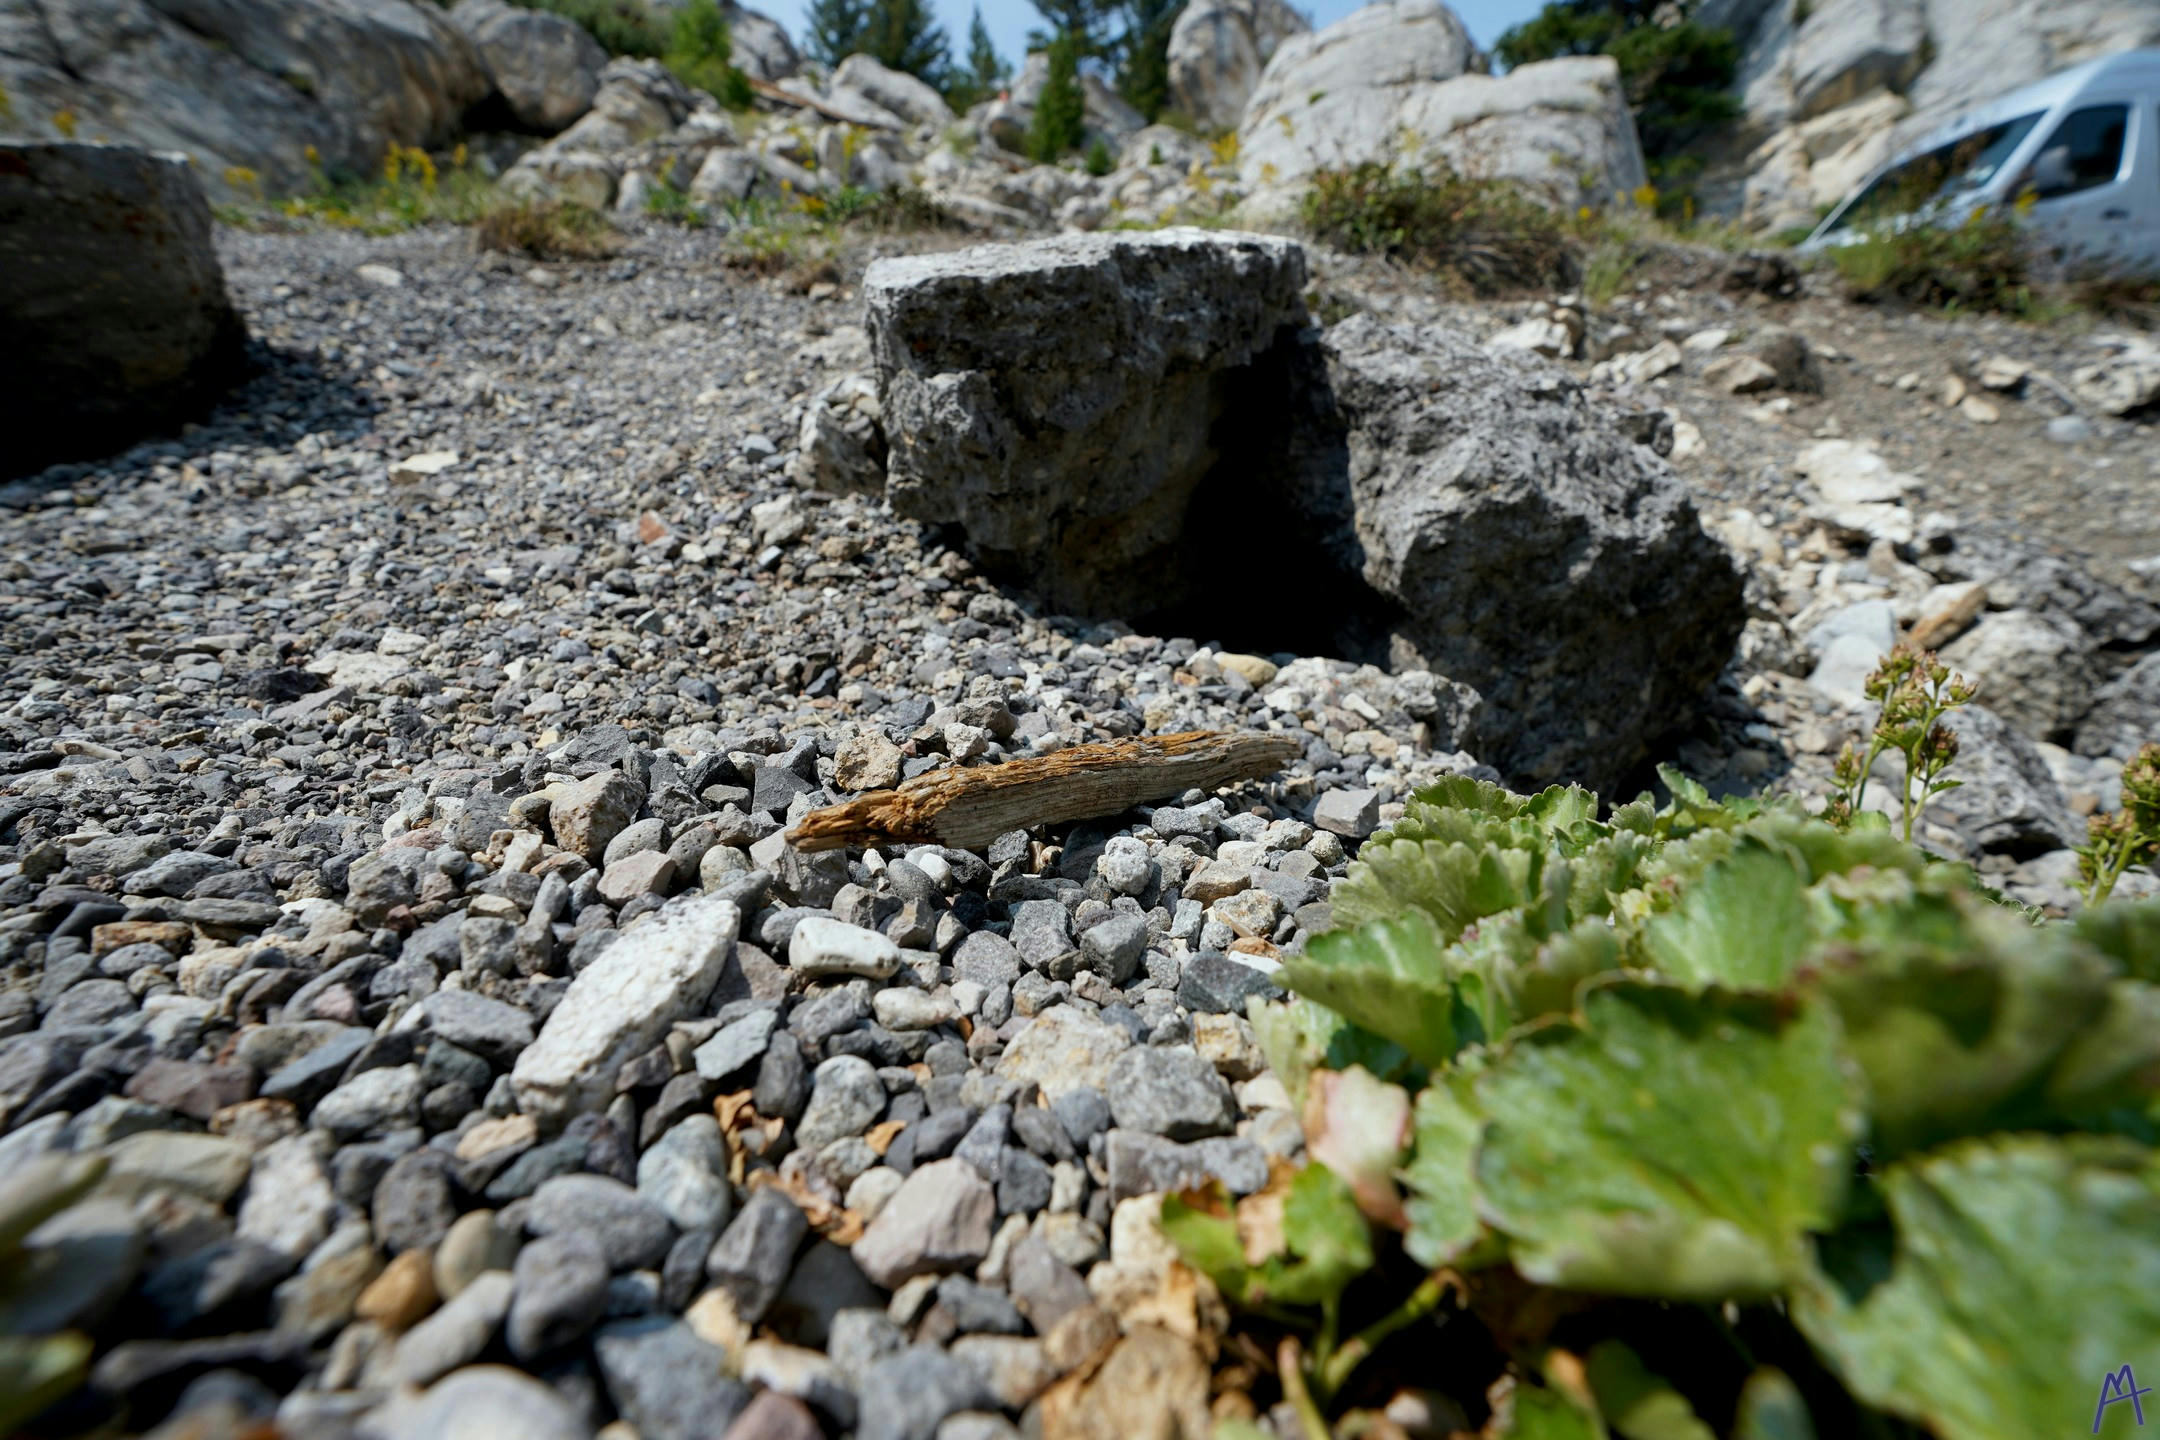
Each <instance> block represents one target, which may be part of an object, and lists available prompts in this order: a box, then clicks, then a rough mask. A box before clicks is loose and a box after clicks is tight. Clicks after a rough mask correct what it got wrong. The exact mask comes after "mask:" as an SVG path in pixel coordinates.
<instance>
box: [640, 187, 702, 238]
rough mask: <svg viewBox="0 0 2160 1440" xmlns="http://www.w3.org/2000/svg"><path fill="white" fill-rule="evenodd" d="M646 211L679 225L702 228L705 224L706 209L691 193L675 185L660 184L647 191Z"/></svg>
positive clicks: (656, 217)
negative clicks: (691, 196) (693, 198)
mask: <svg viewBox="0 0 2160 1440" xmlns="http://www.w3.org/2000/svg"><path fill="white" fill-rule="evenodd" d="M645 213H646V214H648V215H650V216H652V217H653V218H654V219H656V220H669V221H673V222H674V223H675V224H677V225H683V226H687V227H689V228H690V229H692V230H700V229H703V228H704V226H705V223H706V221H705V211H704V208H703V207H702V206H700V205H699V204H698V203H697V202H696V201H695V200H692V199H691V198H690V196H689V193H688V192H687V191H684V190H680V189H678V188H676V187H675V186H673V185H668V184H665V183H663V184H659V185H655V186H653V187H652V189H650V190H648V191H646V192H645Z"/></svg>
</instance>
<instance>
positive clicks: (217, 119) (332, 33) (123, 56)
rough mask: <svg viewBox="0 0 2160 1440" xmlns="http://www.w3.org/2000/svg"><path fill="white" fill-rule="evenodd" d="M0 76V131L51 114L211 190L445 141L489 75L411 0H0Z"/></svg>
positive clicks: (308, 179)
mask: <svg viewBox="0 0 2160 1440" xmlns="http://www.w3.org/2000/svg"><path fill="white" fill-rule="evenodd" d="M0 88H4V89H5V90H6V91H7V93H8V95H9V97H10V106H9V109H10V113H11V114H12V117H13V118H12V120H7V119H0V133H7V132H8V131H9V130H10V129H11V128H12V130H13V131H14V133H18V134H25V135H51V134H53V133H55V131H56V129H57V128H58V126H57V125H56V120H55V117H57V116H59V115H61V114H62V113H63V112H65V113H66V114H67V115H68V116H70V117H71V119H70V120H69V122H68V123H69V124H71V125H72V126H73V128H74V129H75V131H76V133H78V134H79V135H81V136H82V137H83V138H85V139H100V140H113V141H121V142H125V143H128V144H134V145H140V146H142V147H144V148H147V149H153V150H178V151H181V152H183V153H185V154H187V155H189V156H191V157H192V158H193V159H194V160H195V162H196V164H197V166H198V167H199V170H200V173H201V175H202V178H203V183H204V185H205V186H206V187H208V188H209V189H210V190H211V191H212V192H213V193H229V192H240V193H251V192H252V191H253V190H254V189H255V188H256V187H257V186H260V187H263V188H266V189H268V190H271V191H273V192H277V191H292V190H299V189H303V188H305V187H306V186H308V185H309V184H311V183H312V182H313V178H314V175H315V172H316V167H317V165H318V163H319V165H320V167H321V168H322V169H325V170H328V171H331V172H333V173H335V172H338V171H350V172H355V173H359V172H371V171H373V170H374V169H375V168H376V166H377V165H378V164H379V162H380V161H381V159H382V155H383V152H384V150H385V149H387V148H388V147H389V146H392V145H430V144H434V143H437V142H439V141H443V140H446V139H447V138H448V137H449V136H450V135H451V134H452V133H453V132H454V131H455V130H456V128H457V126H458V123H459V121H460V119H461V117H462V116H463V115H464V114H465V111H466V110H467V108H468V107H470V106H471V105H473V104H474V103H475V102H477V101H479V100H480V99H482V98H483V97H484V96H485V95H486V94H487V93H488V89H489V82H488V77H487V72H486V70H485V68H484V67H483V66H482V64H481V61H480V57H479V56H478V55H477V54H476V53H475V52H474V50H473V47H472V45H471V44H470V43H469V42H468V41H467V40H466V39H465V37H464V35H462V34H461V33H460V32H459V31H458V29H457V27H456V26H454V25H452V24H451V23H450V19H449V16H448V15H447V14H446V13H445V12H444V11H442V10H441V9H439V8H437V7H436V6H435V5H433V4H417V3H412V0H155V3H150V0H0ZM311 154H312V156H313V157H314V158H313V159H311V158H310V157H311Z"/></svg>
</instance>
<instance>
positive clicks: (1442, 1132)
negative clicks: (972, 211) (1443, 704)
mask: <svg viewBox="0 0 2160 1440" xmlns="http://www.w3.org/2000/svg"><path fill="white" fill-rule="evenodd" d="M1891 668H1892V669H1893V670H1894V671H1897V673H1898V674H1899V675H1900V679H1899V680H1898V681H1897V682H1896V683H1899V684H1902V683H1905V682H1906V681H1908V680H1911V679H1912V678H1913V677H1919V680H1918V683H1919V684H1920V685H1921V687H1922V689H1923V690H1924V691H1925V692H1926V694H1927V695H1928V697H1929V700H1928V706H1929V708H1939V707H1941V705H1942V702H1944V701H1945V700H1947V699H1949V698H1950V695H1951V692H1950V691H1949V689H1948V688H1947V687H1948V686H1949V685H1950V684H1951V683H1952V682H1951V681H1950V680H1949V679H1948V677H1935V676H1933V675H1932V672H1931V671H1926V670H1923V668H1922V667H1921V666H1920V664H1919V662H1918V660H1917V658H1915V659H1914V660H1913V661H1912V663H1911V665H1910V666H1909V668H1904V669H1900V668H1899V667H1891ZM1893 688H1894V686H1893ZM1928 723H1929V724H1930V726H1932V723H1933V722H1932V721H1929V722H1928ZM2156 760H2160V757H2156ZM1661 773H1662V775H1663V778H1664V781H1665V785H1666V788H1667V790H1668V791H1669V794H1670V798H1669V799H1668V800H1667V801H1666V803H1664V804H1663V805H1659V804H1657V803H1655V801H1654V800H1653V799H1652V798H1651V797H1649V796H1644V797H1642V798H1639V799H1637V800H1635V801H1633V802H1631V803H1629V804H1625V805H1620V806H1618V807H1616V808H1614V809H1612V810H1611V811H1610V813H1609V814H1606V815H1605V816H1604V817H1603V818H1602V819H1601V818H1600V807H1599V804H1598V801H1597V799H1596V797H1594V796H1592V795H1590V794H1588V793H1587V792H1585V791H1582V790H1579V789H1574V788H1566V787H1556V788H1554V789H1550V790H1547V791H1545V792H1543V793H1541V794H1538V795H1534V796H1521V795H1514V794H1510V793H1508V792H1506V791H1504V790H1501V789H1499V788H1498V787H1496V786H1491V785H1486V784H1482V783H1480V782H1476V781H1472V780H1467V779H1451V780H1448V781H1444V782H1442V783H1441V784H1440V785H1437V786H1434V787H1432V788H1430V789H1428V790H1425V791H1422V792H1420V793H1419V794H1418V795H1417V796H1416V797H1415V798H1414V799H1413V800H1412V801H1411V802H1410V803H1409V805H1408V806H1407V807H1406V810H1405V813H1404V815H1403V817H1402V819H1401V820H1400V821H1398V822H1397V823H1396V824H1395V825H1393V826H1391V827H1390V828H1389V829H1387V830H1385V831H1383V832H1382V833H1380V834H1378V835H1375V836H1374V837H1373V838H1372V839H1371V840H1370V841H1368V842H1367V843H1366V845H1365V847H1364V849H1363V850H1362V851H1361V852H1360V854H1359V857H1358V859H1357V860H1356V862H1355V863H1353V865H1352V866H1351V868H1350V871H1349V873H1348V874H1347V875H1346V876H1345V878H1344V879H1343V880H1342V881H1341V882H1340V883H1339V884H1338V885H1337V887H1336V891H1335V897H1334V901H1333V905H1334V913H1335V917H1336V922H1337V926H1338V928H1336V929H1334V930H1332V931H1330V932H1329V933H1326V934H1323V935H1320V936H1317V937H1315V938H1314V939H1313V940H1311V941H1310V942H1309V943H1308V945H1307V947H1306V949H1305V952H1304V953H1303V954H1301V955H1293V956H1291V957H1288V958H1287V959H1286V960H1285V962H1284V964H1283V966H1282V968H1281V970H1280V971H1279V972H1278V974H1277V977H1276V978H1277V979H1278V980H1279V981H1280V982H1281V983H1282V984H1283V985H1284V986H1285V987H1286V988H1287V989H1288V990H1289V991H1290V992H1291V998H1289V999H1287V1000H1282V1001H1276V1002H1264V1001H1257V1000H1256V1001H1254V1002H1253V1003H1252V1005H1251V1006H1250V1008H1249V1015H1250V1019H1251V1022H1252V1025H1253V1029H1254V1031H1255V1033H1256V1034H1257V1036H1258V1037H1259V1039H1260V1042H1261V1045H1262V1048H1263V1049H1264V1050H1265V1052H1266V1053H1267V1056H1268V1059H1269V1061H1270V1064H1271V1065H1272V1066H1273V1068H1274V1070H1275V1073H1276V1074H1277V1076H1278V1077H1279V1078H1280V1079H1281V1080H1282V1082H1283V1084H1284V1086H1285V1088H1286V1089H1287V1090H1288V1091H1289V1093H1290V1095H1291V1098H1292V1102H1293V1104H1294V1105H1296V1106H1297V1107H1298V1108H1299V1111H1300V1113H1301V1117H1302V1120H1303V1124H1304V1130H1305V1135H1306V1147H1307V1158H1306V1162H1305V1163H1304V1165H1303V1166H1302V1167H1301V1168H1300V1167H1293V1166H1288V1165H1284V1166H1281V1167H1279V1168H1278V1170H1277V1172H1276V1173H1275V1174H1274V1175H1273V1176H1272V1177H1271V1179H1270V1182H1269V1183H1268V1185H1267V1186H1266V1188H1265V1189H1263V1190H1262V1191H1260V1192H1258V1193H1256V1194H1251V1195H1247V1196H1244V1197H1243V1198H1241V1199H1238V1200H1236V1201H1235V1202H1234V1203H1233V1202H1232V1200H1231V1198H1230V1197H1229V1196H1228V1195H1227V1194H1226V1193H1225V1192H1223V1191H1222V1190H1220V1189H1219V1188H1214V1187H1211V1188H1209V1189H1206V1190H1201V1191H1188V1192H1186V1193H1184V1194H1182V1195H1177V1196H1171V1197H1168V1198H1166V1200H1165V1202H1164V1205H1163V1212H1162V1223H1163V1228H1164V1230H1165V1233H1166V1234H1168V1235H1169V1237H1170V1238H1171V1239H1172V1240H1173V1241H1174V1242H1175V1243H1176V1244H1177V1245H1178V1246H1179V1248H1180V1251H1181V1253H1182V1254H1183V1255H1184V1257H1185V1258H1186V1260H1187V1262H1188V1263H1189V1264H1191V1265H1192V1266H1193V1267H1194V1268H1195V1269H1197V1270H1199V1271H1201V1272H1203V1273H1204V1274H1206V1275H1208V1276H1209V1277H1210V1278H1212V1279H1213V1280H1214V1282H1215V1284H1216V1285H1217V1286H1218V1287H1219V1288H1220V1290H1221V1292H1222V1293H1223V1295H1224V1296H1225V1297H1226V1298H1227V1299H1228V1300H1230V1301H1231V1302H1232V1303H1233V1304H1234V1305H1236V1306H1238V1307H1239V1308H1240V1311H1241V1313H1242V1314H1243V1315H1244V1317H1245V1318H1244V1319H1243V1321H1242V1322H1241V1323H1242V1324H1243V1326H1244V1327H1245V1328H1246V1330H1247V1333H1248V1338H1249V1339H1250V1340H1251V1342H1252V1343H1251V1344H1246V1343H1244V1342H1240V1343H1239V1345H1237V1346H1236V1347H1234V1348H1235V1350H1236V1353H1238V1354H1241V1355H1246V1356H1250V1355H1253V1354H1255V1353H1258V1354H1272V1355H1273V1357H1274V1360H1275V1367H1276V1371H1277V1374H1276V1376H1275V1377H1274V1379H1273V1381H1272V1382H1269V1381H1264V1380H1263V1381H1259V1382H1257V1384H1258V1386H1259V1388H1262V1389H1265V1387H1266V1386H1267V1385H1268V1384H1269V1383H1272V1384H1274V1385H1275V1386H1277V1387H1279V1390H1280V1392H1281V1398H1282V1399H1283V1400H1284V1401H1286V1402H1287V1403H1288V1404H1289V1406H1290V1407H1291V1409H1292V1411H1293V1412H1294V1413H1295V1414H1296V1415H1297V1416H1298V1417H1299V1421H1300V1425H1301V1428H1302V1429H1303V1431H1304V1432H1305V1435H1306V1437H1307V1440H1350V1437H1353V1436H1359V1435H1365V1434H1371V1433H1375V1427H1376V1426H1378V1425H1380V1424H1382V1422H1381V1421H1379V1420H1378V1418H1377V1417H1375V1416H1374V1415H1373V1414H1372V1409H1373V1408H1376V1407H1377V1406H1379V1405H1380V1404H1382V1403H1384V1402H1385V1400H1386V1399H1387V1397H1388V1396H1389V1395H1390V1394H1392V1393H1393V1392H1394V1390H1395V1389H1396V1388H1397V1387H1398V1386H1399V1385H1401V1384H1404V1383H1409V1384H1413V1385H1416V1386H1418V1387H1420V1388H1428V1389H1429V1388H1440V1387H1438V1385H1437V1381H1436V1379H1435V1377H1445V1378H1446V1380H1447V1381H1448V1382H1449V1383H1448V1384H1447V1385H1446V1386H1445V1387H1444V1388H1445V1390H1446V1393H1447V1395H1448V1396H1449V1397H1450V1398H1451V1400H1452V1401H1453V1402H1454V1403H1455V1404H1457V1405H1459V1406H1460V1407H1461V1408H1462V1410H1463V1411H1464V1413H1465V1415H1466V1416H1467V1417H1468V1418H1469V1419H1470V1421H1471V1428H1475V1426H1476V1425H1477V1424H1480V1423H1482V1424H1483V1425H1484V1428H1483V1429H1482V1430H1481V1431H1480V1433H1481V1434H1482V1435H1484V1436H1487V1437H1493V1440H1499V1437H1506V1436H1515V1437H1523V1440H1529V1437H1547V1436H1570V1437H1604V1436H1620V1437H1623V1440H1682V1437H1685V1440H1711V1437H1716V1436H1730V1437H1733V1440H1769V1437H1772V1436H1807V1435H1822V1436H1830V1435H1863V1436H1884V1437H1888V1436H1893V1435H1903V1434H1912V1433H1916V1432H1915V1431H1913V1430H1910V1429H1907V1428H1905V1427H1907V1426H1914V1427H1919V1429H1920V1430H1923V1431H1926V1432H1928V1433H1932V1434H1935V1435H1937V1436H1940V1437H1943V1440H2022V1437H2028V1436H2032V1435H2040V1434H2052V1433H2056V1432H2058V1431H2063V1430H2066V1429H2067V1427H2068V1426H2069V1425H2070V1424H2073V1423H2079V1422H2078V1421H2076V1420H2075V1419H2074V1418H2073V1419H2072V1420H2065V1419H2064V1418H2062V1417H2064V1416H2070V1417H2077V1416H2079V1415H2081V1414H2084V1413H2089V1407H2090V1406H2091V1404H2092V1400H2093V1395H2094V1393H2095V1391H2096V1388H2097V1387H2098V1385H2099V1383H2100V1380H2101V1378H2102V1367H2103V1366H2105V1368H2106V1369H2107V1370H2108V1371H2112V1370H2113V1369H2114V1368H2115V1367H2116V1366H2118V1365H2120V1364H2123V1363H2126V1361H2127V1360H2128V1359H2129V1358H2131V1357H2130V1356H2129V1354H2128V1352H2127V1351H2125V1354H2124V1359H2121V1360H2117V1359H2112V1358H2103V1357H2112V1356H2113V1355H2114V1354H2115V1353H2116V1351H2117V1350H2118V1349H2122V1347H2124V1346H2125V1345H2130V1346H2131V1347H2132V1348H2135V1346H2136V1345H2137V1344H2138V1343H2143V1341H2141V1340H2139V1338H2138V1337H2143V1340H2144V1341H2149V1339H2150V1338H2151V1337H2153V1336H2155V1335H2160V1152H2156V1151H2155V1150H2154V1149H2153V1148H2151V1147H2152V1146H2153V1144H2154V1142H2155V1141H2156V1140H2160V906H2153V905H2125V904H2120V903H2118V904H2113V905H2107V906H2102V907H2099V908H2096V909H2091V910H2088V911H2085V912H2083V913H2082V914H2081V915H2080V916H2079V918H2078V920H2077V921H2075V922H2074V923H2073V922H2045V921H2038V922H2036V921H2035V920H2034V919H2033V918H2031V916H2030V915H2029V914H2028V912H2025V911H2022V910H2019V909H2017V908H2015V907H2011V906H2006V905H2004V904H2002V903H2000V902H1998V901H1997V900H1996V899H1994V898H1993V897H1992V896H1991V894H1990V893H1989V892H1988V891H1986V890H1985V889H1984V888H1983V887H1982V886H1981V885H1980V884H1979V883H1978V881H1977V879H1976V877H1975V876H1974V874H1973V873H1972V871H1971V870H1970V869H1968V868H1967V867H1965V866H1963V865H1956V864H1950V863H1946V862H1942V861H1939V860H1935V859H1933V858H1931V857H1929V856H1928V855H1926V854H1925V853H1923V852H1922V851H1920V850H1918V849H1916V848H1915V847H1913V846H1911V845H1910V844H1907V843H1905V842H1904V841H1903V840H1901V839H1899V838H1898V837H1897V836H1896V835H1894V834H1893V833H1892V832H1891V831H1890V830H1889V828H1888V827H1887V826H1883V825H1875V826H1869V827H1854V828H1851V829H1842V830H1841V829H1840V828H1838V827H1837V826H1836V825H1833V824H1831V823H1830V822H1828V821H1826V820H1823V819H1819V818H1814V817H1810V816H1809V815H1807V814H1806V813H1805V812H1804V811H1803V810H1802V809H1801V808H1800V807H1799V805H1798V803H1797V802H1795V801H1791V800H1767V801H1766V800H1759V799H1750V800H1734V801H1726V802H1720V801H1714V800H1712V799H1711V797H1710V796H1709V795H1708V793H1707V792H1705V791H1704V790H1703V789H1702V787H1700V786H1699V785H1696V784H1695V783H1693V782H1692V781H1690V780H1688V779H1687V778H1686V777H1684V776H1682V775H1679V774H1677V773H1676V772H1672V771H1669V770H1668V771H1664V772H1661ZM1436 1325H1437V1326H1440V1327H1441V1328H1440V1329H1438V1330H1436V1329H1435V1328H1434V1327H1435V1326H1436ZM2141 1354H2142V1352H2141ZM1267 1398H1268V1397H1266V1396H1265V1395H1261V1396H1258V1397H1256V1401H1261V1402H1264V1401H1266V1400H1267ZM1481 1411H1482V1415H1483V1418H1482V1419H1481V1418H1480V1412H1481ZM1380 1433H1384V1431H1382V1432H1380Z"/></svg>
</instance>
